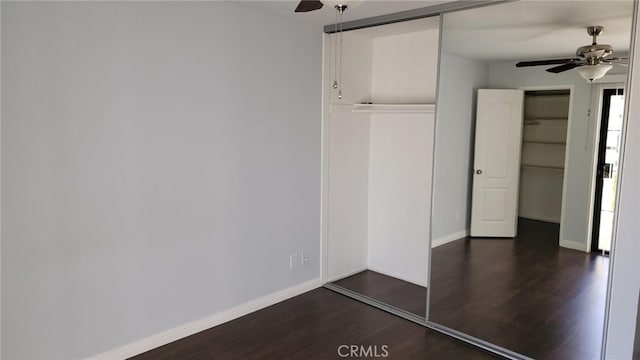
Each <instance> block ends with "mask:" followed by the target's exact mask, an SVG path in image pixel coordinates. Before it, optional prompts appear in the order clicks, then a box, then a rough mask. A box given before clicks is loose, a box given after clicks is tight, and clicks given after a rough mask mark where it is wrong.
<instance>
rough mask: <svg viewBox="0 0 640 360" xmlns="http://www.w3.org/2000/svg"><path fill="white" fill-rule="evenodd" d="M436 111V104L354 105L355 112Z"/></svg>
mask: <svg viewBox="0 0 640 360" xmlns="http://www.w3.org/2000/svg"><path fill="white" fill-rule="evenodd" d="M435 111H436V105H435V104H353V112H366V113H434V112H435Z"/></svg>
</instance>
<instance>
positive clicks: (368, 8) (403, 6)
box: [242, 0, 450, 25]
mask: <svg viewBox="0 0 640 360" xmlns="http://www.w3.org/2000/svg"><path fill="white" fill-rule="evenodd" d="M321 1H322V0H321ZM298 2H299V0H280V1H269V0H262V1H260V0H256V1H251V0H249V1H242V3H244V4H247V5H249V6H257V7H260V8H262V9H265V10H268V11H271V12H274V13H278V14H282V15H287V16H291V17H294V18H296V19H300V20H303V21H308V22H312V23H315V24H319V25H329V24H334V23H335V21H336V10H335V9H334V8H333V7H332V6H331V2H334V3H337V2H338V1H336V0H325V1H323V3H324V4H325V5H324V6H323V7H322V9H320V10H316V11H310V12H306V13H294V12H293V11H294V10H295V8H296V6H297V5H298ZM341 2H346V3H347V6H349V4H352V7H351V8H347V10H346V11H345V12H344V15H343V20H344V21H350V20H357V19H364V18H368V17H373V16H379V15H386V14H392V13H395V12H400V11H405V10H412V9H418V8H423V7H427V6H432V5H437V4H442V3H446V2H450V0H449V1H436V0H413V1H404V0H364V1H362V0H344V1H341Z"/></svg>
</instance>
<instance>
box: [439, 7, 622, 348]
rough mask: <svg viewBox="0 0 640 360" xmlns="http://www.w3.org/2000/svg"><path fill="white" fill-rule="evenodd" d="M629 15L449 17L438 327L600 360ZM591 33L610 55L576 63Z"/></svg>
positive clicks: (548, 11) (559, 11)
mask: <svg viewBox="0 0 640 360" xmlns="http://www.w3.org/2000/svg"><path fill="white" fill-rule="evenodd" d="M632 8H633V2H632V1H553V2H552V1H518V2H508V3H502V4H498V5H493V6H486V7H481V8H475V9H471V10H464V11H459V12H453V13H448V14H445V15H444V16H443V18H442V22H443V23H442V34H443V36H442V44H441V62H440V80H439V88H438V104H437V109H438V110H437V121H436V131H435V132H436V150H435V155H434V156H435V159H434V163H435V165H434V172H435V177H434V192H433V194H434V207H433V212H432V250H431V278H430V285H431V286H430V289H429V292H430V294H429V296H430V297H429V318H428V320H429V322H432V323H434V324H437V325H438V326H440V327H445V328H448V329H453V330H456V331H458V332H462V333H464V334H466V335H468V336H471V337H473V338H476V339H480V340H483V341H485V342H488V343H492V344H494V345H496V346H498V347H501V348H503V349H508V350H510V351H513V352H515V353H518V354H522V355H525V356H529V357H533V358H554V359H597V358H599V357H600V351H601V346H602V336H603V327H604V309H605V298H606V287H607V276H608V269H609V258H608V249H609V246H610V241H611V231H612V219H613V215H612V211H613V209H614V201H615V186H616V178H617V173H618V168H617V157H618V155H617V151H618V149H620V147H621V146H622V144H621V143H620V139H621V137H620V130H621V129H622V127H621V125H622V119H623V116H622V115H623V109H624V105H623V104H624V96H623V95H622V94H624V82H625V81H626V71H627V67H626V66H625V64H626V63H627V60H626V56H627V54H628V50H629V43H630V31H631V22H632V20H631V19H632ZM589 26H603V27H604V31H603V32H602V34H600V35H599V36H598V37H597V43H598V44H608V45H611V46H612V48H613V54H609V55H606V56H605V57H602V54H603V53H605V52H606V51H601V48H595V49H593V50H594V51H591V52H586V53H585V52H584V51H582V52H580V54H581V55H576V49H577V48H578V47H580V46H583V45H590V44H591V43H592V41H593V37H592V36H591V35H590V34H588V30H587V27H589ZM590 57H592V58H591V59H589V58H590ZM607 57H608V58H607ZM614 57H615V58H620V60H615V61H610V60H613V58H614ZM558 59H562V60H558ZM534 60H545V64H546V65H535V66H522V65H534V64H530V63H524V64H519V65H520V66H519V67H516V63H519V62H525V61H534ZM546 60H552V61H546ZM607 62H611V63H612V64H611V65H613V66H612V67H611V69H609V70H608V72H607V73H606V75H605V76H604V77H602V78H599V79H595V80H594V81H589V80H585V79H584V78H583V77H582V76H581V73H580V72H579V71H578V69H580V71H582V72H583V73H584V71H583V70H584V69H585V68H586V69H587V70H591V69H590V68H588V66H595V65H596V64H598V63H599V64H601V65H602V64H604V65H607V64H605V63H607ZM548 69H551V71H546V70H548ZM591 76H595V75H587V77H591ZM592 249H593V250H595V251H592Z"/></svg>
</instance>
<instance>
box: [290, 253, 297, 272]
mask: <svg viewBox="0 0 640 360" xmlns="http://www.w3.org/2000/svg"><path fill="white" fill-rule="evenodd" d="M297 267H298V254H291V255H289V269H291V270H293V269H295V268H297Z"/></svg>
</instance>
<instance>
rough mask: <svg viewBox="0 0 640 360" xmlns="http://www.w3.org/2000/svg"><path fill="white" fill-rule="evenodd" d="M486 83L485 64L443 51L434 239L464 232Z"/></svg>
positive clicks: (438, 112)
mask: <svg viewBox="0 0 640 360" xmlns="http://www.w3.org/2000/svg"><path fill="white" fill-rule="evenodd" d="M444 45H446V44H443V46H444ZM488 79H489V66H488V65H487V64H486V63H484V62H481V61H477V60H470V59H465V58H462V57H459V56H455V55H451V54H447V53H444V52H443V53H442V57H441V60H440V79H439V88H438V104H437V107H436V117H437V118H436V151H435V165H434V173H435V174H434V177H435V178H434V192H433V202H434V208H433V215H432V216H433V217H432V219H433V223H432V226H433V230H432V237H433V239H434V240H437V239H440V238H443V237H446V236H449V235H451V234H455V233H459V232H461V231H465V230H467V229H469V226H470V221H471V181H472V179H471V170H472V167H473V142H474V138H475V114H476V92H477V89H479V88H483V87H486V86H487V83H488V81H489V80H488Z"/></svg>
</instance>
